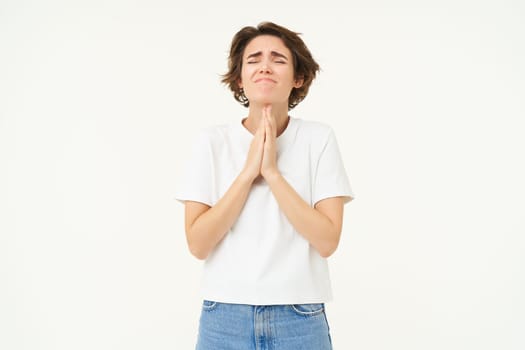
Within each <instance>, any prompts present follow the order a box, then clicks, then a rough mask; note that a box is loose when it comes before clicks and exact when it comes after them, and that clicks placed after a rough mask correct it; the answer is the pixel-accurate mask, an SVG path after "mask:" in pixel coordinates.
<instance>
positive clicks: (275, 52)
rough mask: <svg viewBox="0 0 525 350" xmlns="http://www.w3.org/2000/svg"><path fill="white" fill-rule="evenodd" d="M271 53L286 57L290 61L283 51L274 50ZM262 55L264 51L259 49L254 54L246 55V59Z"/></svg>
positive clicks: (275, 55)
mask: <svg viewBox="0 0 525 350" xmlns="http://www.w3.org/2000/svg"><path fill="white" fill-rule="evenodd" d="M270 54H271V55H272V56H274V57H282V58H284V59H285V60H287V61H288V58H287V57H286V56H285V55H283V54H282V53H279V52H277V51H272V52H271V53H270ZM261 55H262V52H261V51H257V52H254V53H252V54H249V55H248V57H246V59H247V60H248V59H250V58H253V57H259V56H261Z"/></svg>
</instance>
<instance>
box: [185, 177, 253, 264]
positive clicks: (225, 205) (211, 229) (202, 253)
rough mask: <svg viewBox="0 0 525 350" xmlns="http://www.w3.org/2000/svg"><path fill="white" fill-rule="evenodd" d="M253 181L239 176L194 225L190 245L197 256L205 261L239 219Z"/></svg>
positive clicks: (189, 240) (189, 238) (191, 230)
mask: <svg viewBox="0 0 525 350" xmlns="http://www.w3.org/2000/svg"><path fill="white" fill-rule="evenodd" d="M252 182H253V180H252V179H250V178H249V177H247V176H245V175H244V174H243V173H241V174H239V176H237V178H236V179H235V180H234V181H233V183H232V184H231V186H230V188H229V189H228V190H227V191H226V193H225V194H224V196H223V197H222V198H221V199H219V201H217V203H216V204H215V205H214V206H213V207H211V208H210V209H208V210H207V211H206V212H204V213H203V214H202V215H200V216H199V217H198V218H197V219H196V220H195V222H194V223H193V224H192V226H191V229H190V234H189V235H188V244H189V245H190V246H191V249H192V251H193V252H194V254H195V255H196V256H199V258H201V259H205V258H206V257H207V256H208V255H209V254H210V252H211V251H212V250H213V249H214V248H215V246H216V245H217V244H218V243H219V242H220V241H221V240H222V239H223V237H224V235H225V234H226V233H227V232H228V230H229V229H230V228H231V226H232V225H233V224H234V222H235V221H236V220H237V218H238V217H239V215H240V213H241V210H242V208H243V206H244V203H245V202H246V199H247V198H248V193H249V192H250V188H251V185H252Z"/></svg>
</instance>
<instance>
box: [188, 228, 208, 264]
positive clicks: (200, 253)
mask: <svg viewBox="0 0 525 350" xmlns="http://www.w3.org/2000/svg"><path fill="white" fill-rule="evenodd" d="M191 237H193V235H191V233H190V232H188V231H187V232H186V240H187V243H188V249H189V251H190V253H191V255H193V256H194V257H196V258H197V259H199V260H206V258H207V257H208V252H207V251H206V250H205V249H204V247H203V246H202V244H199V242H197V241H195V239H191Z"/></svg>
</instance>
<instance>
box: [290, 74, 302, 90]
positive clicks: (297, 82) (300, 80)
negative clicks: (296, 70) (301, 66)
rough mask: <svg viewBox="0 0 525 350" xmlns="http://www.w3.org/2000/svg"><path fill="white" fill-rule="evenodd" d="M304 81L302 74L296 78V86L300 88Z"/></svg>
mask: <svg viewBox="0 0 525 350" xmlns="http://www.w3.org/2000/svg"><path fill="white" fill-rule="evenodd" d="M303 83H304V79H303V77H302V76H300V77H299V78H298V79H295V83H294V85H293V86H294V88H296V89H298V88H300V87H301V86H303Z"/></svg>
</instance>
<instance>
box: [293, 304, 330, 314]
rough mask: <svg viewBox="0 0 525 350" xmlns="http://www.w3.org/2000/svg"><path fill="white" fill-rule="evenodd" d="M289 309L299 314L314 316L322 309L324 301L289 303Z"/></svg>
mask: <svg viewBox="0 0 525 350" xmlns="http://www.w3.org/2000/svg"><path fill="white" fill-rule="evenodd" d="M290 307H291V309H292V310H293V311H294V312H295V313H296V314H298V315H301V316H314V315H318V314H320V313H322V312H323V311H324V303H313V304H291V305H290Z"/></svg>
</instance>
